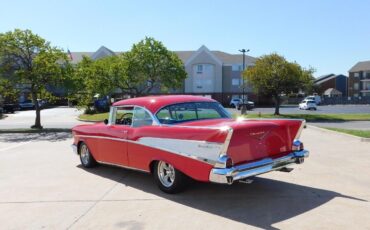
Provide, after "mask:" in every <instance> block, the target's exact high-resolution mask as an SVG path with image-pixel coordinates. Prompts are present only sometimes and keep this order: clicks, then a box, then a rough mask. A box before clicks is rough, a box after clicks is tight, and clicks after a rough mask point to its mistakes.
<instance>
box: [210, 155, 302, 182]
mask: <svg viewBox="0 0 370 230" xmlns="http://www.w3.org/2000/svg"><path fill="white" fill-rule="evenodd" d="M308 156H309V152H308V151H307V150H301V151H295V152H292V153H289V154H287V155H285V156H283V157H280V158H276V159H272V158H265V159H262V160H259V161H256V162H252V163H247V164H243V165H237V166H233V167H230V168H213V169H212V170H211V173H210V175H209V180H210V181H211V182H214V183H221V184H232V183H233V182H234V181H237V180H242V179H245V178H248V177H252V176H256V175H259V174H263V173H267V172H270V171H275V170H279V169H281V168H284V167H285V166H287V165H290V164H294V163H296V164H301V163H303V161H304V158H306V157H308Z"/></svg>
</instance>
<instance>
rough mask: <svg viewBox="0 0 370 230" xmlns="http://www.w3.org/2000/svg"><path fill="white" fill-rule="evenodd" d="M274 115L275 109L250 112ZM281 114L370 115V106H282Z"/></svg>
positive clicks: (235, 111) (236, 111)
mask: <svg viewBox="0 0 370 230" xmlns="http://www.w3.org/2000/svg"><path fill="white" fill-rule="evenodd" d="M228 110H229V111H230V112H232V113H239V114H240V110H236V109H234V108H228ZM259 112H260V113H270V114H272V113H274V112H275V108H254V109H253V110H248V113H251V114H258V113H259ZM280 113H282V114H305V113H308V114H333V113H345V114H350V113H370V105H324V106H317V110H316V111H314V110H300V109H298V106H282V107H281V108H280Z"/></svg>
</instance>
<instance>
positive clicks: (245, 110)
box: [239, 49, 249, 114]
mask: <svg viewBox="0 0 370 230" xmlns="http://www.w3.org/2000/svg"><path fill="white" fill-rule="evenodd" d="M239 52H242V53H243V70H242V73H243V72H244V70H245V53H247V52H249V49H247V50H246V49H241V50H239ZM242 84H243V86H242V87H243V94H242V107H241V109H240V110H241V114H245V113H246V112H247V108H246V104H245V103H246V101H245V84H244V77H243V74H242Z"/></svg>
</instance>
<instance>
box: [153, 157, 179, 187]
mask: <svg viewBox="0 0 370 230" xmlns="http://www.w3.org/2000/svg"><path fill="white" fill-rule="evenodd" d="M157 173H158V179H159V181H160V182H161V183H162V185H163V186H165V187H167V188H168V187H171V186H172V185H173V183H174V181H175V169H174V167H173V166H172V165H170V164H168V163H166V162H163V161H160V162H159V163H158V168H157Z"/></svg>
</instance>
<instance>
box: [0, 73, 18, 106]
mask: <svg viewBox="0 0 370 230" xmlns="http://www.w3.org/2000/svg"><path fill="white" fill-rule="evenodd" d="M18 96H19V90H18V89H16V88H15V87H14V85H13V84H12V82H11V81H9V80H8V79H5V78H3V77H0V99H1V100H4V101H7V102H14V101H16V99H17V98H18Z"/></svg>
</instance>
